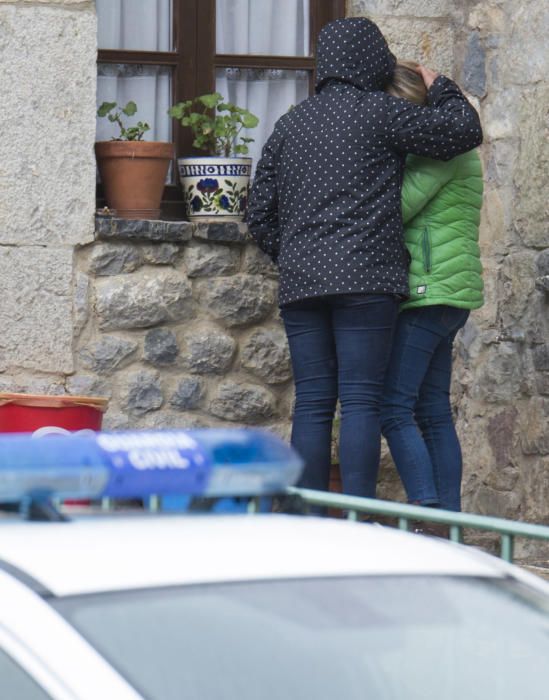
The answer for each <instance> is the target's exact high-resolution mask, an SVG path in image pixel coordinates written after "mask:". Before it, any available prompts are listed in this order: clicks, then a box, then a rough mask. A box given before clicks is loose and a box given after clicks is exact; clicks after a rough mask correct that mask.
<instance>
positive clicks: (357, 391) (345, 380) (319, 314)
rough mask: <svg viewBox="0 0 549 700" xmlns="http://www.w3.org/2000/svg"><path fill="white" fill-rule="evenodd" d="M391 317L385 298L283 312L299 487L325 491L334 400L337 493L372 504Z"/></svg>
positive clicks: (392, 303) (394, 307) (393, 309)
mask: <svg viewBox="0 0 549 700" xmlns="http://www.w3.org/2000/svg"><path fill="white" fill-rule="evenodd" d="M397 313H398V301H397V299H396V298H395V297H393V296H391V295H388V294H340V295H332V296H325V297H320V298H317V299H308V300H305V301H301V302H297V303H294V304H289V305H287V306H285V307H283V308H282V309H281V314H282V318H283V320H284V325H285V327H286V333H287V335H288V342H289V345H290V354H291V357H292V365H293V372H294V382H295V392H296V400H295V409H294V418H293V427H292V445H293V446H294V447H295V448H296V450H297V451H298V452H299V454H300V455H301V456H302V457H303V459H304V461H305V471H304V473H303V476H302V478H301V481H300V486H303V487H305V488H311V489H320V490H324V491H326V490H328V484H329V473H330V463H331V459H330V455H331V435H332V422H333V418H334V412H335V408H336V403H337V399H338V397H339V401H340V404H341V429H340V441H339V462H340V469H341V478H342V485H343V491H344V493H347V494H352V495H356V496H372V497H373V496H375V491H376V481H377V473H378V468H379V451H380V440H381V435H380V421H379V410H380V402H381V395H382V391H383V379H384V375H385V370H386V366H387V362H388V359H389V354H390V350H391V340H392V335H393V330H394V325H395V322H396V317H397Z"/></svg>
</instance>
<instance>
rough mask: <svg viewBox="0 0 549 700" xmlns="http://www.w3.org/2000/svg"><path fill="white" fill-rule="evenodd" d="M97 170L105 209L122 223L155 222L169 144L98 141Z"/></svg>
mask: <svg viewBox="0 0 549 700" xmlns="http://www.w3.org/2000/svg"><path fill="white" fill-rule="evenodd" d="M95 155H96V159H97V167H98V169H99V174H100V176H101V182H102V183H103V190H104V193H105V199H106V200H107V205H108V207H109V209H113V210H114V211H115V212H116V215H117V216H119V217H120V218H123V219H158V218H159V217H160V202H161V200H162V193H163V192H164V185H165V184H166V176H167V174H168V168H169V167H170V162H171V160H172V158H173V156H174V147H173V144H172V143H165V142H163V141H98V142H97V143H96V144H95Z"/></svg>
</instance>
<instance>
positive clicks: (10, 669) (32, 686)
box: [0, 649, 51, 700]
mask: <svg viewBox="0 0 549 700" xmlns="http://www.w3.org/2000/svg"><path fill="white" fill-rule="evenodd" d="M0 678H1V679H2V682H1V687H2V697H3V698H6V700H8V698H13V699H14V700H15V698H17V700H51V699H50V696H49V695H47V694H46V693H45V692H44V691H43V690H42V689H41V688H40V687H39V686H38V685H37V684H36V683H35V682H34V681H33V680H32V678H31V677H30V676H28V675H27V673H26V672H25V671H23V669H22V668H20V667H19V666H18V665H17V664H16V663H15V661H14V660H13V659H12V658H11V657H10V656H8V655H7V654H6V653H5V652H4V651H2V650H1V649H0Z"/></svg>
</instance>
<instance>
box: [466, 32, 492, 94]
mask: <svg viewBox="0 0 549 700" xmlns="http://www.w3.org/2000/svg"><path fill="white" fill-rule="evenodd" d="M462 76H463V77H462V80H463V87H464V88H465V90H467V92H470V93H471V94H472V95H475V96H476V97H483V96H484V95H485V94H486V51H485V50H484V47H483V45H482V42H481V39H480V34H479V32H476V31H475V32H471V34H470V36H469V40H468V42H467V51H466V53H465V59H464V61H463V69H462Z"/></svg>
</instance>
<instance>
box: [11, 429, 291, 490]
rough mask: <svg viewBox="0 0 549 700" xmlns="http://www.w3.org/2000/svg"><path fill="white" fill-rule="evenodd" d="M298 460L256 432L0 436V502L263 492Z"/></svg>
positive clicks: (277, 486) (281, 484) (280, 485)
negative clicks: (30, 499)
mask: <svg viewBox="0 0 549 700" xmlns="http://www.w3.org/2000/svg"><path fill="white" fill-rule="evenodd" d="M302 467H303V463H302V461H301V459H300V458H299V457H298V455H297V454H296V453H295V452H294V451H293V450H292V448H291V447H290V446H289V445H287V444H286V443H285V442H283V441H282V440H281V439H280V438H278V437H276V436H275V435H272V434H271V433H267V432H264V431H261V430H244V429H217V428H212V429H202V430H188V431H187V430H165V431H142V432H120V433H109V432H102V433H94V434H90V435H79V434H72V435H50V436H46V437H42V438H36V437H33V436H31V435H22V434H20V435H3V436H0V501H2V502H12V501H21V500H22V499H24V498H32V499H35V500H40V499H42V500H44V499H49V498H54V497H55V498H59V499H81V498H86V499H99V498H115V499H126V498H147V497H148V496H151V495H153V494H155V495H159V496H164V495H169V494H172V495H177V494H179V495H189V496H202V497H221V496H262V495H269V494H275V493H280V492H282V491H283V490H284V489H285V488H286V487H288V486H291V485H293V484H295V482H296V481H297V479H298V478H299V475H300V474H301V470H302Z"/></svg>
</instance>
